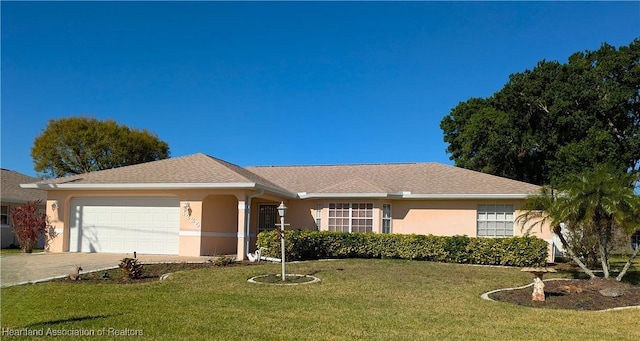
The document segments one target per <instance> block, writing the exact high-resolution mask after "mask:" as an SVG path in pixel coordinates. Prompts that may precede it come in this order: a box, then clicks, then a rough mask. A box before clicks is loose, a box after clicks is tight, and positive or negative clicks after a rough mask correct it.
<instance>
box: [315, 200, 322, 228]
mask: <svg viewBox="0 0 640 341" xmlns="http://www.w3.org/2000/svg"><path fill="white" fill-rule="evenodd" d="M321 227H322V204H321V203H317V204H316V228H317V229H318V230H320V228H321Z"/></svg>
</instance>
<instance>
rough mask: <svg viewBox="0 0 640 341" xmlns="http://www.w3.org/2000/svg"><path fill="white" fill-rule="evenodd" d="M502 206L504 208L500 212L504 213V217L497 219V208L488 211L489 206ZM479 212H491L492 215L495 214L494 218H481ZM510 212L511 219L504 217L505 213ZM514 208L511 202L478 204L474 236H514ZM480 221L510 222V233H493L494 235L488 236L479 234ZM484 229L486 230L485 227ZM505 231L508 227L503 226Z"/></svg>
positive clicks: (487, 236)
mask: <svg viewBox="0 0 640 341" xmlns="http://www.w3.org/2000/svg"><path fill="white" fill-rule="evenodd" d="M491 206H493V207H498V206H499V207H502V208H504V209H503V210H502V211H501V213H505V219H502V220H500V219H497V213H498V211H497V210H495V209H494V210H493V211H489V207H491ZM481 213H485V214H486V215H488V214H491V213H493V214H494V215H496V218H495V219H489V218H485V219H481ZM507 213H510V215H511V219H506V214H507ZM514 221H515V208H514V205H511V204H480V205H478V207H477V210H476V236H477V237H480V238H509V237H513V236H515V222H514ZM481 222H485V223H489V222H495V223H498V222H504V223H510V224H511V234H510V235H508V234H503V235H494V236H489V235H486V232H485V235H481V234H480V223H481ZM485 230H487V228H486V227H485ZM505 231H508V229H506V228H505Z"/></svg>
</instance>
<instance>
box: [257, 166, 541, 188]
mask: <svg viewBox="0 0 640 341" xmlns="http://www.w3.org/2000/svg"><path fill="white" fill-rule="evenodd" d="M247 169H248V170H250V171H251V172H253V173H256V174H258V175H260V176H262V177H264V178H267V179H270V180H271V181H273V182H275V183H276V184H279V185H281V186H282V187H284V188H286V189H288V190H290V191H292V192H297V193H300V192H307V193H327V192H331V193H345V192H349V193H371V191H376V192H385V193H399V192H411V193H412V194H435V195H438V194H441V195H457V194H461V195H465V194H468V195H472V194H529V193H533V192H536V191H538V190H539V187H538V186H536V185H532V184H529V183H525V182H520V181H515V180H510V179H506V178H502V177H498V176H494V175H489V174H485V173H480V172H476V171H471V170H467V169H463V168H459V167H454V166H448V165H444V164H439V163H395V164H364V165H333V166H286V167H247ZM337 183H345V184H347V183H348V185H346V186H344V187H340V186H335V185H336V184H337ZM377 189H379V190H377Z"/></svg>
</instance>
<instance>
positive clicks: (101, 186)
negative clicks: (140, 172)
mask: <svg viewBox="0 0 640 341" xmlns="http://www.w3.org/2000/svg"><path fill="white" fill-rule="evenodd" d="M20 187H22V188H36V189H42V190H52V189H59V190H94V189H237V188H241V189H244V188H256V183H253V182H228V183H122V184H114V183H111V184H21V185H20Z"/></svg>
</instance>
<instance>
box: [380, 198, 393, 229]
mask: <svg viewBox="0 0 640 341" xmlns="http://www.w3.org/2000/svg"><path fill="white" fill-rule="evenodd" d="M382 233H391V204H382Z"/></svg>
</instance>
